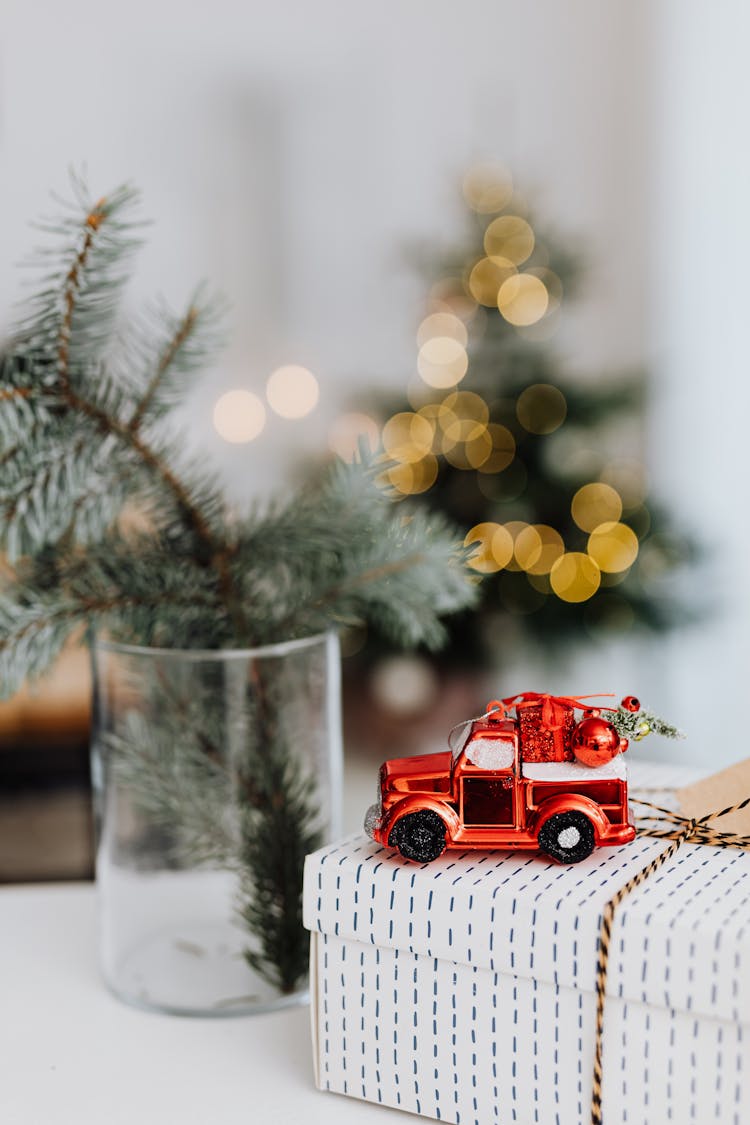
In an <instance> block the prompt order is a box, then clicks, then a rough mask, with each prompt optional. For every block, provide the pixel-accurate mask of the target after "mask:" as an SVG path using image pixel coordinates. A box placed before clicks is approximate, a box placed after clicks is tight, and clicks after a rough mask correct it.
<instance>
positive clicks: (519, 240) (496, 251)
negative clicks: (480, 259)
mask: <svg viewBox="0 0 750 1125" xmlns="http://www.w3.org/2000/svg"><path fill="white" fill-rule="evenodd" d="M533 250H534V232H533V230H532V229H531V227H530V226H529V224H528V223H527V222H526V220H525V219H522V218H521V217H520V215H500V217H499V218H497V219H493V220H492V222H491V223H490V225H489V226H488V227H487V230H486V231H485V232H484V252H485V254H486V255H487V257H488V258H495V257H499V258H504V259H506V260H507V261H509V262H512V263H513V265H514V266H520V265H521V263H522V262H525V261H526V259H527V258H530V257H531V254H532V253H533ZM537 280H538V279H537Z"/></svg>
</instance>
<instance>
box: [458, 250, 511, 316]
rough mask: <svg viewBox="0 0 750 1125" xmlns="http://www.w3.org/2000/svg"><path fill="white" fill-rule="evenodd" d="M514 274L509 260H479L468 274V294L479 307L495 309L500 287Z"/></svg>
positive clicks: (496, 258) (497, 258)
mask: <svg viewBox="0 0 750 1125" xmlns="http://www.w3.org/2000/svg"><path fill="white" fill-rule="evenodd" d="M515 274H516V267H515V266H514V264H513V262H511V261H510V259H509V258H502V257H493V258H480V259H479V261H478V262H477V263H476V264H475V265H474V266H473V268H472V271H471V273H470V274H469V280H468V283H467V284H468V287H469V292H470V293H471V295H472V297H473V298H474V300H475V301H477V302H478V303H479V304H480V305H486V307H487V308H489V309H496V308H497V300H498V296H499V293H500V289H501V287H502V286H503V284H504V283H505V282H506V281H509V280H510V279H511V278H512V277H515Z"/></svg>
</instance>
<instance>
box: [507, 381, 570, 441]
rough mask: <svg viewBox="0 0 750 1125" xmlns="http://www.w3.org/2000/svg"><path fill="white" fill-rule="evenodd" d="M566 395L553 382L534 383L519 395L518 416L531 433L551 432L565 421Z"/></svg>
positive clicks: (566, 409)
mask: <svg viewBox="0 0 750 1125" xmlns="http://www.w3.org/2000/svg"><path fill="white" fill-rule="evenodd" d="M567 411H568V404H567V403H566V401H565V395H564V394H563V393H562V391H560V390H558V388H557V387H553V386H552V384H551V383H534V384H532V386H530V387H527V388H526V390H525V391H522V392H521V394H520V395H519V396H518V402H517V403H516V417H517V418H518V421H519V422H520V423H521V425H522V426H523V428H524V429H525V430H527V431H528V432H529V433H530V434H551V433H554V431H555V430H556V429H558V428H559V427H560V426H561V425H562V424H563V422H564V421H565V415H566V414H567Z"/></svg>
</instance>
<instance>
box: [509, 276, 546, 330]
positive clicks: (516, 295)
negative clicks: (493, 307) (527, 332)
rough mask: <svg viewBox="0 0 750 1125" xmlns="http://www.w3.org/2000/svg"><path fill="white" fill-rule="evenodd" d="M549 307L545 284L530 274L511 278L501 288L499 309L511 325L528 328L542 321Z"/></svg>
mask: <svg viewBox="0 0 750 1125" xmlns="http://www.w3.org/2000/svg"><path fill="white" fill-rule="evenodd" d="M548 305H549V295H548V293H547V290H546V289H545V287H544V282H543V281H540V280H539V278H538V277H534V275H533V274H530V273H520V274H518V275H516V276H515V277H509V278H508V279H507V281H504V282H503V284H502V285H501V286H500V290H499V292H498V294H497V307H498V308H499V310H500V312H501V313H502V314H503V316H504V317H505V319H506V320H507V321H508V323H509V324H514V325H517V326H519V327H527V326H528V325H530V324H536V322H537V321H538V320H541V319H542V317H543V316H544V314H545V313H546V311H547V307H548Z"/></svg>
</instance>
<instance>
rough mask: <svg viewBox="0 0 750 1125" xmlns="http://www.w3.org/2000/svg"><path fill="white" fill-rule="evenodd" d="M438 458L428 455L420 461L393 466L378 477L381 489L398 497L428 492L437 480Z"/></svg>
mask: <svg viewBox="0 0 750 1125" xmlns="http://www.w3.org/2000/svg"><path fill="white" fill-rule="evenodd" d="M437 475H438V462H437V457H433V455H432V454H431V453H428V454H427V455H426V456H425V457H422V458H421V460H419V461H413V462H409V463H404V464H401V465H393V466H392V467H391V468H390V469H386V470H385V472H383V473H381V474H380V475H379V476H378V477H377V483H378V484H379V485H380V487H381V488H385V489H388V490H389V491H392V492H395V494H396V495H397V496H401V497H404V496H416V495H417V494H418V493H420V492H427V490H428V489H429V488H432V486H433V484H434V483H435V481H436V480H437Z"/></svg>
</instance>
